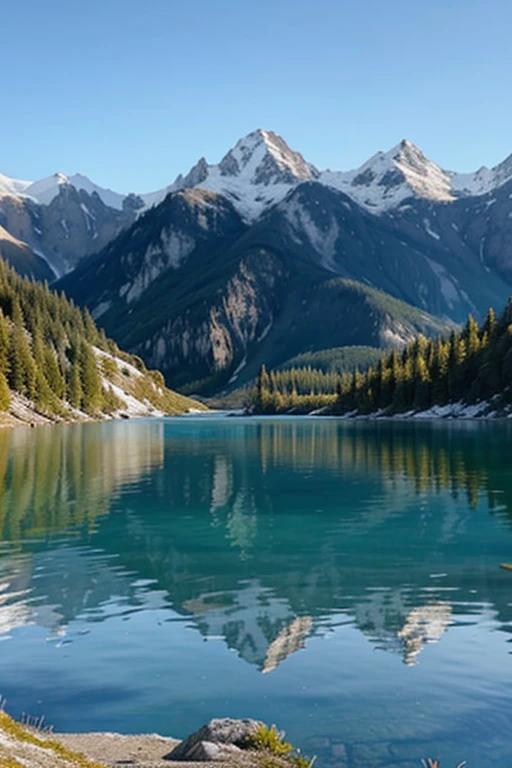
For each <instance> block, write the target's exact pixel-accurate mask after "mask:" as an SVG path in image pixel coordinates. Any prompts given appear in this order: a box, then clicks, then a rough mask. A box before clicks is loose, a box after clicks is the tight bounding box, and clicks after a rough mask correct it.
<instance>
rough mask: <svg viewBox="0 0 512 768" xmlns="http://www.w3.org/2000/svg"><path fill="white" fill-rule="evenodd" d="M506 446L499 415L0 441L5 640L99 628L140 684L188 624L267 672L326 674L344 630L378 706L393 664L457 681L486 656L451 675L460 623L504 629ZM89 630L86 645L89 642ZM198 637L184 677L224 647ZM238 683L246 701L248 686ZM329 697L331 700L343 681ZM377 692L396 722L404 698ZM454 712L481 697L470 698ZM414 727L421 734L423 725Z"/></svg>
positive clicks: (510, 554)
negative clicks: (471, 420) (447, 658)
mask: <svg viewBox="0 0 512 768" xmlns="http://www.w3.org/2000/svg"><path fill="white" fill-rule="evenodd" d="M511 442H512V432H511V429H510V427H509V426H508V425H507V424H488V425H486V424H453V425H450V424H437V423H436V424H405V423H404V424H400V423H397V424H390V423H382V424H365V423H358V424H347V423H343V422H340V421H334V420H318V421H316V420H305V419H302V420H300V419H295V420H292V419H290V420H287V419H283V420H276V421H272V420H264V419H262V420H259V421H258V420H238V419H224V420H212V421H208V420H205V421H198V420H193V419H191V420H181V421H176V420H171V421H168V422H140V423H129V424H118V425H113V424H108V425H88V426H84V427H67V428H62V429H61V428H51V429H49V430H32V431H29V430H27V431H23V430H22V431H11V432H5V433H0V466H1V468H2V469H1V472H2V483H1V486H0V494H1V499H2V506H1V517H0V532H1V534H2V541H1V542H0V639H2V638H3V639H5V638H9V637H12V638H14V637H16V639H17V642H18V643H21V644H22V643H23V642H24V640H23V638H24V637H27V638H28V639H27V643H29V642H32V645H31V646H30V647H31V653H33V649H34V648H35V647H36V645H34V641H33V640H30V637H31V636H30V635H24V634H22V632H21V630H26V629H27V628H29V627H35V628H44V630H45V639H46V640H47V641H49V642H50V643H53V644H55V645H57V644H59V643H60V644H62V643H71V642H72V641H73V642H75V641H76V638H77V637H78V634H79V633H86V632H90V633H91V635H90V637H93V636H94V633H95V631H96V628H97V627H99V626H101V627H102V628H106V629H105V631H106V632H107V636H105V633H104V632H103V634H102V638H103V640H102V645H101V647H102V648H103V647H104V645H105V643H111V647H110V646H109V649H108V664H109V666H108V669H109V674H110V675H112V676H114V677H115V676H116V674H117V675H118V676H119V680H125V678H126V668H127V666H126V665H127V664H128V665H129V668H130V669H133V670H134V676H136V675H138V676H139V677H138V678H137V679H139V684H140V685H141V686H143V682H142V681H143V680H144V681H145V680H146V679H147V678H148V676H149V675H150V674H151V670H152V666H151V665H152V664H153V663H154V662H152V661H151V658H150V656H147V655H146V653H145V646H147V643H148V642H151V643H153V644H154V647H153V654H154V655H155V654H156V656H157V657H158V658H159V659H160V663H161V664H163V663H164V662H163V661H162V660H163V659H164V658H166V656H165V654H166V648H167V646H166V643H167V644H169V643H172V642H174V641H176V642H178V640H176V638H178V639H179V638H182V635H181V634H180V633H181V632H182V629H180V628H184V629H186V630H187V631H188V630H192V631H193V632H194V637H196V638H204V640H208V641H214V640H219V641H220V646H221V647H222V648H223V649H224V657H222V658H226V659H227V658H228V656H229V655H228V654H226V653H225V649H226V648H229V649H230V650H233V651H234V652H235V658H237V659H238V660H242V661H243V662H245V663H246V664H245V665H244V666H245V667H246V668H249V669H251V670H253V671H254V670H259V671H260V672H261V673H270V674H266V675H265V676H264V678H262V677H261V675H258V676H257V677H258V679H261V680H263V679H264V680H265V681H268V680H273V679H274V678H278V676H279V675H280V673H281V672H282V671H283V670H285V669H286V668H287V667H288V665H290V664H292V662H291V659H294V660H295V663H297V664H298V663H299V660H301V661H300V664H301V666H300V667H295V669H299V668H300V669H301V670H302V671H303V674H306V671H305V670H306V669H307V668H308V665H309V666H311V667H312V668H313V667H314V668H315V669H317V670H320V672H318V675H319V676H320V677H322V674H324V671H323V670H324V668H323V667H322V657H321V654H320V656H318V649H319V647H320V646H319V645H318V642H319V641H323V640H325V641H328V640H329V638H336V637H338V636H339V632H340V630H343V631H345V630H347V631H348V630H349V629H350V631H354V632H356V633H357V637H358V638H359V641H358V642H359V644H360V645H354V644H353V643H354V641H353V640H350V642H349V640H347V641H346V642H349V644H348V646H347V647H348V648H349V649H350V650H349V651H347V653H348V654H349V655H348V657H347V658H348V659H349V660H350V659H352V658H353V659H354V661H353V664H354V672H352V671H351V670H348V671H346V672H345V675H346V677H345V679H344V682H343V685H346V684H347V680H348V681H349V682H350V681H351V680H352V683H351V685H353V694H354V696H356V697H359V698H361V700H364V702H365V707H366V710H365V711H366V712H367V713H368V712H372V711H373V710H372V707H373V706H374V705H373V698H371V699H368V697H367V696H366V698H364V697H365V695H366V694H365V693H364V691H365V686H367V685H382V686H383V690H385V682H386V679H387V678H386V675H389V663H390V662H391V663H392V664H395V665H396V668H401V669H404V670H406V671H407V672H411V674H412V672H413V669H412V668H414V671H416V670H417V669H419V670H420V671H421V670H422V669H423V666H424V665H423V659H425V660H426V661H427V662H428V663H429V667H428V668H429V670H430V675H431V677H430V678H429V679H428V681H427V680H426V679H425V680H424V682H423V685H424V686H431V690H436V686H438V685H440V684H442V683H443V680H446V679H447V676H451V678H450V679H451V681H452V684H453V686H454V690H457V691H458V690H459V688H461V687H463V686H464V685H466V684H469V683H466V681H467V680H470V677H471V675H474V674H476V672H475V669H476V667H475V664H477V666H478V665H479V664H483V663H484V661H485V660H484V658H483V657H482V656H481V655H480V656H478V657H477V661H476V662H475V651H474V647H473V646H471V644H470V645H461V646H460V647H459V646H456V647H457V650H456V658H457V665H456V666H452V667H450V669H449V671H447V670H446V669H445V668H444V667H443V662H442V658H441V656H440V655H438V656H437V658H438V664H439V667H435V659H436V654H435V653H433V652H431V651H429V652H427V651H426V650H425V649H427V648H428V646H430V645H431V644H433V643H438V648H441V647H442V646H444V644H445V642H446V640H445V638H453V640H452V644H453V642H455V643H456V642H457V637H458V636H459V635H457V633H461V632H462V631H463V630H464V628H466V627H472V626H474V627H480V631H481V632H483V633H484V634H485V636H486V637H487V635H488V637H489V638H491V637H492V635H493V633H495V632H496V630H500V632H501V633H503V635H504V636H507V635H509V634H510V633H511V632H512V604H511V600H510V594H511V588H512V583H511V579H512V576H511V574H510V573H508V572H506V571H503V570H500V569H499V563H500V562H501V561H503V560H507V559H508V560H511V561H512V536H511V530H510V520H511V519H512V518H511V512H512V478H511V477H510V473H509V460H508V456H509V455H510V447H511ZM118 621H123V622H127V623H126V626H127V627H128V626H139V624H137V621H140V622H142V624H140V626H139V630H137V631H138V633H139V634H136V635H135V637H134V638H133V639H127V640H126V641H125V640H124V639H123V638H124V636H125V635H126V636H127V637H128V638H130V635H129V633H125V632H121V631H120V626H119V624H118V623H117V622H118ZM148 621H151V622H153V623H152V624H151V627H152V629H151V632H150V634H149V635H148V634H145V633H146V626H147V622H148ZM108 626H112V629H111V630H110V634H108V632H109V630H108ZM157 628H158V629H157ZM133 631H134V630H132V632H133ZM148 631H149V630H148ZM157 632H160V633H161V637H162V640H161V641H158V636H157V634H155V633H157ZM460 636H461V637H462V635H460ZM106 637H107V639H105V638H106ZM343 637H347V638H348V639H350V638H352V637H353V636H352V635H351V634H349V635H345V634H343ZM88 638H89V636H85V634H84V638H83V640H82V645H81V647H83V648H86V649H87V648H90V651H89V652H90V653H91V654H92V653H93V649H94V647H95V646H93V641H92V640H90V645H88V643H89V639H88ZM148 638H149V639H148ZM125 643H126V645H125ZM351 643H352V644H351ZM187 644H188V645H190V641H189V640H187V641H185V640H182V639H179V649H180V651H179V653H178V655H177V656H176V659H175V660H174V662H173V664H174V665H175V666H173V668H172V669H173V675H174V676H176V677H177V679H178V680H179V681H182V683H183V685H185V686H188V685H190V676H191V675H193V674H194V670H195V668H196V667H197V665H199V664H200V661H199V659H200V656H201V654H202V655H203V656H204V658H205V659H206V658H208V657H209V654H211V653H212V651H211V650H207V647H208V648H211V646H213V645H214V643H212V642H208V643H204V644H203V646H204V649H203V650H202V649H201V648H202V647H201V646H200V647H199V649H198V650H196V651H195V654H196V655H195V656H194V658H193V659H192V657H189V655H188V651H187ZM217 646H218V644H217ZM446 646H447V651H448V650H449V648H450V643H449V642H446ZM2 647H3V648H6V647H8V643H5V644H3V646H2ZM20 647H21V646H20ZM27 647H28V646H27ZM71 647H73V646H71ZM323 647H324V646H322V648H323ZM325 647H327V646H325ZM366 647H370V648H371V649H374V650H375V651H376V652H378V653H377V657H376V658H377V659H381V660H382V661H380V662H378V661H376V662H375V663H374V665H373V666H372V672H371V675H372V678H371V679H368V678H367V674H370V673H367V672H366V671H365V669H366V668H365V666H364V665H363V666H358V664H360V662H357V660H356V659H357V658H358V654H361V653H363V652H364V651H362V650H361V648H366ZM304 649H305V650H304ZM324 652H325V651H322V652H321V653H324ZM105 653H107V651H105ZM219 653H220V651H219V652H218V653H217V655H216V656H215V658H216V663H217V664H220V663H221V656H220V655H219ZM350 654H353V655H352V656H351V655H350ZM42 658H43V656H42ZM44 658H46V657H44ZM71 658H74V657H73V656H72V655H71ZM230 658H233V654H231V655H230ZM327 658H328V659H329V661H328V660H327ZM384 659H386V660H387V661H384ZM397 662H398V663H397ZM400 662H403V664H404V665H405V666H402V664H401V663H400ZM41 663H43V662H41ZM45 663H46V662H45ZM48 663H49V662H48ZM80 663H81V659H80V658H79V656H78V657H77V658H76V664H78V665H80ZM97 663H99V662H97ZM169 663H170V662H169ZM222 663H223V664H224V663H225V664H226V665H227V666H226V669H225V671H224V673H223V674H224V676H225V678H226V680H224V679H221V678H220V677H219V679H215V680H214V681H213V682H212V681H211V680H210V682H209V685H210V686H212V687H213V690H216V686H217V687H218V688H219V690H220V688H222V686H223V685H224V684H228V683H229V684H230V685H231V684H232V685H234V682H233V681H234V680H235V679H237V678H238V677H239V676H240V669H239V667H236V668H235V667H232V666H230V665H229V662H228V661H222ZM332 663H333V658H332V657H327V656H326V661H325V664H326V665H327V664H331V665H332ZM336 663H339V662H336ZM365 663H366V664H367V665H368V664H369V662H365ZM372 663H373V662H372ZM432 665H434V666H432ZM118 667H119V669H118ZM407 667H409V668H411V669H410V670H409V669H407ZM341 668H342V667H340V669H341ZM380 668H382V670H383V672H382V675H383V677H382V679H381V680H380V679H379V677H378V675H379V669H380ZM325 669H326V670H327V669H328V671H327V672H325V674H326V679H325V682H324V685H325V690H326V691H327V690H330V688H329V685H330V675H331V672H330V667H329V668H327V666H326V668H325ZM116 670H118V671H116ZM135 670H136V671H135ZM384 670H387V671H384ZM333 674H334V672H333ZM396 674H398V673H396ZM318 675H317V676H318ZM351 675H352V677H351ZM230 676H231V677H230ZM279 679H280V680H281V683H280V685H281V686H282V685H283V683H282V680H283V678H279ZM251 680H252V678H251ZM407 680H408V681H410V680H412V678H407ZM267 684H271V683H267V682H265V685H267ZM404 684H405V683H404ZM408 684H412V683H410V682H408ZM244 685H246V687H247V686H249V687H247V693H246V695H247V696H248V697H249V696H252V697H253V698H254V696H255V693H254V689H252V688H251V687H250V685H255V684H254V683H253V682H251V683H250V685H249V683H248V682H247V680H246V681H245V683H244ZM290 685H291V683H290ZM489 686H490V684H489ZM178 687H179V686H178ZM180 690H181V689H180ZM461 690H462V688H461ZM251 691H253V692H252V693H251ZM285 692H286V691H285ZM78 694H80V691H78ZM152 695H153V697H154V696H155V693H154V691H153V694H152ZM167 695H168V696H169V694H167ZM180 695H182V694H180ZM203 695H204V694H203V689H201V693H200V694H198V696H199V699H201V697H202V696H203ZM274 695H277V693H275V692H274ZM411 695H413V694H411ZM414 695H415V696H416V694H415V693H414ZM425 695H426V694H425V692H423V691H422V693H421V696H419V695H418V698H424V696H425ZM176 696H178V693H176ZM325 696H326V697H327V693H325ZM329 696H331V697H332V698H331V699H329V701H330V702H331V704H330V706H331V707H335V706H336V702H338V701H339V693H338V694H336V695H334V694H332V693H329ZM372 696H374V694H372ZM382 697H385V694H384V693H382ZM484 698H485V697H484ZM201 700H202V699H201ZM305 700H307V697H306V699H305ZM326 700H327V698H326ZM172 701H174V699H172ZM176 701H178V699H176ZM179 701H180V704H179V707H178V709H179V708H180V707H182V705H183V701H182V699H180V700H179ZM382 701H383V712H387V714H386V716H387V717H388V721H389V718H390V717H391V716H394V717H395V716H396V718H397V721H400V728H402V730H403V728H404V726H403V717H402V715H403V709H404V707H405V704H400V703H399V702H398V701H397V700H395V699H393V700H388V699H385V698H383V699H382ZM251 702H253V699H251ZM409 705H410V703H409V704H407V706H409ZM457 705H458V706H459V707H460V709H461V711H463V710H464V708H465V707H468V706H469V703H468V697H467V692H466V691H465V690H464V695H463V694H462V693H461V694H460V696H459V698H458V699H457ZM480 705H481V700H480V698H479V699H478V702H477V703H475V704H474V706H475V707H476V706H480ZM176 706H178V704H177V705H176ZM194 706H195V707H196V709H197V707H199V704H198V703H197V701H196V700H195V703H194ZM298 706H299V705H298V704H297V707H298ZM375 706H376V705H375ZM251 708H252V703H251V707H250V708H249V709H245V710H244V712H245V713H247V712H249V711H250V712H251V713H252V709H251ZM387 708H390V709H389V711H387ZM180 711H181V710H180ZM399 713H402V715H400V714H399ZM214 714H217V712H214ZM373 716H374V718H375V722H377V720H378V717H383V716H384V715H383V714H380V715H379V716H377V715H373ZM435 716H436V713H435V712H434V713H433V714H431V718H432V721H434V720H435ZM298 717H299V715H298V714H297V713H295V718H296V719H297V718H298ZM344 717H346V718H348V719H347V722H349V720H350V717H349V715H348V714H347V712H346V711H344ZM461 717H462V715H461ZM401 718H402V719H401ZM187 723H188V721H187ZM411 723H412V721H411ZM414 723H415V724H414V727H415V728H416V729H417V730H416V731H414V730H413V726H412V724H411V726H410V728H411V732H413V733H419V732H420V731H421V732H423V731H425V730H428V727H430V721H428V722H427V721H426V720H425V719H423V720H420V719H418V720H417V722H416V721H414ZM196 724H197V723H195V722H194V723H193V725H196ZM134 727H135V728H140V729H142V728H143V726H142V725H141V724H140V723H139V721H137V725H136V726H134ZM152 727H153V726H152ZM336 727H338V726H336ZM339 727H340V728H341V726H339ZM347 727H348V726H347ZM375 727H377V726H376V725H375ZM387 727H388V726H387ZM436 727H438V725H436ZM422 729H423V731H422ZM386 749H387V747H386ZM459 756H461V755H459ZM462 756H465V755H462ZM354 764H355V763H354ZM370 764H372V763H371V762H369V763H368V765H370ZM489 764H490V763H489Z"/></svg>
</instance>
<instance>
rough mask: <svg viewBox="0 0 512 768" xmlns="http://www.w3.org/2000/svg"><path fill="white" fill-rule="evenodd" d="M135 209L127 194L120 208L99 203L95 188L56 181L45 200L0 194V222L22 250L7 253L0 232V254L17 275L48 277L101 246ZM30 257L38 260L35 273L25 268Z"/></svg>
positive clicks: (125, 221)
mask: <svg viewBox="0 0 512 768" xmlns="http://www.w3.org/2000/svg"><path fill="white" fill-rule="evenodd" d="M136 210H137V204H136V202H135V203H134V202H133V201H132V199H131V198H126V202H125V204H124V207H123V209H122V210H116V209H115V208H111V207H109V206H108V205H105V203H104V202H103V201H102V200H101V198H100V197H99V195H98V194H97V193H96V192H92V194H89V193H88V192H86V191H84V190H83V189H76V188H75V187H74V186H72V185H71V184H62V185H60V186H59V188H58V193H57V194H56V195H55V197H53V198H52V199H51V200H49V202H48V203H47V204H42V203H40V202H38V201H37V200H34V199H31V198H28V197H15V196H13V195H1V194H0V227H2V228H3V229H4V230H5V231H6V232H7V233H8V234H9V235H10V236H11V238H15V239H16V240H18V241H20V242H21V244H22V245H23V248H24V249H25V250H26V251H27V255H24V254H22V253H21V254H20V255H19V256H18V258H17V259H14V258H11V257H10V251H8V250H7V249H6V248H3V247H2V238H1V237H0V253H1V254H2V255H3V256H4V258H6V259H7V260H8V261H9V262H10V263H11V264H12V266H13V267H15V268H16V269H17V270H18V272H20V274H29V275H31V276H33V277H35V278H36V279H41V280H44V279H47V280H48V281H49V282H51V281H52V280H54V279H55V278H56V277H60V276H61V275H64V274H66V273H67V272H69V271H70V270H72V269H73V268H74V267H75V266H76V265H77V263H78V262H79V260H80V259H81V258H83V257H84V256H86V255H88V254H90V253H95V252H96V251H98V250H101V249H102V248H103V247H104V246H105V245H106V244H107V243H108V242H110V241H111V240H112V239H113V238H114V237H115V236H116V235H117V234H119V232H120V231H121V230H122V229H124V228H125V227H127V226H128V225H129V224H131V223H132V221H133V220H134V219H135V215H136ZM29 254H31V255H29ZM22 257H23V258H22ZM34 260H39V261H40V262H41V264H42V266H39V270H38V271H37V272H36V271H35V270H34V268H32V271H30V266H31V261H34ZM43 267H44V269H43Z"/></svg>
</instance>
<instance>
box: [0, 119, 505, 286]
mask: <svg viewBox="0 0 512 768" xmlns="http://www.w3.org/2000/svg"><path fill="white" fill-rule="evenodd" d="M511 180H512V156H510V157H508V158H507V159H506V160H504V161H503V162H502V163H500V164H499V165H497V166H496V167H494V168H490V169H489V168H486V167H482V168H480V169H479V170H478V171H476V172H475V173H466V174H460V173H455V172H453V171H449V170H444V169H442V168H441V167H440V166H438V165H437V164H436V163H434V162H432V161H431V160H429V159H428V158H427V157H425V155H424V154H423V153H422V152H421V150H420V149H419V148H418V147H416V146H415V145H414V144H413V143H412V142H410V141H407V140H405V139H404V140H403V141H401V142H400V144H398V145H397V146H396V147H394V148H392V149H391V150H389V151H387V152H377V154H375V155H374V156H373V157H371V158H370V159H369V160H368V161H366V162H365V163H363V165H362V166H360V167H359V168H357V169H355V170H352V171H330V170H327V171H320V170H318V169H317V168H315V166H314V165H312V164H311V163H309V162H307V161H306V160H305V159H304V158H303V157H302V155H301V154H300V153H298V152H296V151H294V150H292V149H291V148H290V147H289V146H288V145H287V144H286V142H285V141H284V139H282V138H281V137H280V136H278V135H277V134H275V133H273V132H272V131H266V130H262V129H258V130H256V131H253V132H252V133H249V134H248V135H247V136H245V137H244V138H242V139H240V140H239V141H238V142H237V143H236V144H235V146H234V147H233V148H232V149H230V150H229V151H228V152H227V154H226V155H225V156H224V157H223V158H222V160H221V161H220V162H219V163H218V164H213V165H212V164H209V163H208V162H207V161H206V160H205V158H204V157H203V158H201V159H200V160H199V161H198V162H197V163H196V164H195V165H194V166H193V167H192V168H191V170H190V171H189V172H188V173H186V174H184V175H183V174H180V175H179V176H178V177H177V178H176V179H175V180H174V182H172V183H171V184H169V185H167V186H166V187H164V188H162V189H160V190H157V191H155V192H149V193H145V194H134V193H131V194H128V195H124V194H122V193H119V192H115V191H113V190H111V189H108V188H105V187H102V186H100V185H98V184H96V183H95V182H93V181H91V180H90V179H89V178H88V177H87V176H84V175H82V174H80V173H75V174H73V175H69V176H67V175H65V174H63V173H55V174H53V175H52V176H49V177H47V178H44V179H41V180H38V181H34V182H30V181H20V180H17V179H11V178H9V177H7V176H2V175H0V225H2V226H3V227H4V228H5V229H6V230H7V231H8V232H9V234H11V235H12V236H13V237H15V238H17V239H19V240H21V241H22V242H25V243H26V244H27V245H28V246H29V247H30V248H32V249H33V250H34V251H35V252H36V253H38V254H39V255H40V256H41V257H43V258H45V259H46V261H47V262H48V264H49V266H50V268H51V269H52V271H53V272H54V273H55V274H56V275H57V276H62V275H63V274H65V273H66V272H68V271H70V270H72V269H73V268H74V266H75V265H76V263H77V261H78V260H79V259H80V258H82V257H83V256H85V255H88V254H90V253H93V252H97V251H99V250H101V248H103V247H104V246H105V245H106V244H107V243H108V242H109V240H110V239H112V238H113V237H115V236H116V235H117V234H118V233H119V232H120V231H121V230H122V229H124V228H126V227H128V226H129V225H130V224H131V223H132V222H133V221H134V219H135V217H136V216H137V215H139V214H140V213H141V212H143V211H145V210H147V209H148V208H150V207H152V206H155V205H158V204H159V203H161V202H162V201H163V200H164V198H165V197H166V196H167V195H168V194H169V193H172V192H177V191H182V190H185V189H192V188H200V189H206V190H208V191H211V192H215V193H217V194H221V195H223V196H224V197H226V198H227V199H228V200H229V201H230V202H231V203H232V204H233V206H234V207H235V208H236V210H237V212H238V213H239V214H240V215H241V217H242V219H243V220H244V221H245V222H246V223H249V224H251V223H254V222H255V221H257V220H258V219H259V218H260V217H261V216H262V215H264V214H265V213H266V212H268V210H269V209H270V208H271V207H272V206H273V205H275V204H277V203H280V202H281V201H282V200H283V199H284V198H285V197H286V196H287V195H288V194H289V193H290V192H291V191H292V190H293V189H294V188H295V187H297V186H298V185H300V184H303V183H304V182H311V181H316V182H318V183H319V184H321V185H322V186H324V187H326V188H333V189H336V190H338V191H341V192H343V193H344V194H345V195H346V196H347V197H349V198H350V200H351V201H353V202H356V203H357V204H358V205H359V206H361V207H362V208H364V209H366V210H368V211H370V212H372V213H374V214H376V215H378V216H380V215H382V214H387V215H393V214H394V212H397V211H401V210H402V209H403V208H404V207H405V206H409V205H411V204H421V203H422V202H428V201H429V202H431V203H433V204H440V205H446V204H447V203H453V202H456V201H458V200H460V199H461V198H462V199H463V200H469V201H474V200H477V199H481V198H482V197H483V196H485V195H489V194H490V193H493V192H496V191H497V190H500V189H501V188H502V187H503V185H506V184H508V183H509V182H510V181H511ZM448 207H451V206H448ZM42 225H44V226H42Z"/></svg>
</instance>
